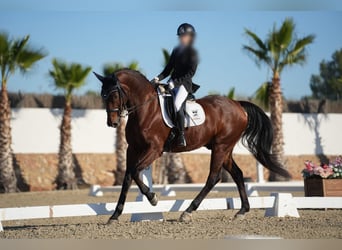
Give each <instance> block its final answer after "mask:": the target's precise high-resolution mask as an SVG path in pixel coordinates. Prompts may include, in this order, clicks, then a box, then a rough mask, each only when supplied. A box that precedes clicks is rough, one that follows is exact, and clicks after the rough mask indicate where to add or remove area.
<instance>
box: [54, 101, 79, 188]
mask: <svg viewBox="0 0 342 250" xmlns="http://www.w3.org/2000/svg"><path fill="white" fill-rule="evenodd" d="M60 136H61V137H60V144H59V158H58V176H57V179H56V183H57V189H76V188H77V180H76V176H75V170H74V162H73V157H72V148H71V102H70V101H66V102H65V107H64V113H63V119H62V124H61V127H60Z"/></svg>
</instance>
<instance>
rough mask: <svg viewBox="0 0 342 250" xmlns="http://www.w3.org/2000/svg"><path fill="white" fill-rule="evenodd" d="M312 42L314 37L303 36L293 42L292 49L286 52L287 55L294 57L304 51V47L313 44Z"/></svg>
mask: <svg viewBox="0 0 342 250" xmlns="http://www.w3.org/2000/svg"><path fill="white" fill-rule="evenodd" d="M314 40H315V35H308V36H305V37H303V38H301V39H298V40H297V41H296V42H295V45H294V47H293V49H292V50H291V51H290V52H288V54H289V55H291V56H296V55H297V54H299V53H300V52H301V51H303V50H305V47H306V46H307V45H309V44H312V43H313V42H314Z"/></svg>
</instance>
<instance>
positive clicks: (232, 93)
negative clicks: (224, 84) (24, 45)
mask: <svg viewBox="0 0 342 250" xmlns="http://www.w3.org/2000/svg"><path fill="white" fill-rule="evenodd" d="M227 98H229V99H234V98H235V88H234V87H232V88H230V90H229V91H228V94H227Z"/></svg>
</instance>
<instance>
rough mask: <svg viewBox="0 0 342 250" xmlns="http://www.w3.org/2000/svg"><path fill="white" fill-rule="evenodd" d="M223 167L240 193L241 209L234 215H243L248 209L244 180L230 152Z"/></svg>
mask: <svg viewBox="0 0 342 250" xmlns="http://www.w3.org/2000/svg"><path fill="white" fill-rule="evenodd" d="M223 168H224V169H226V170H227V171H228V172H229V173H230V175H231V176H232V177H233V180H234V181H235V183H236V185H237V187H238V190H239V194H240V199H241V209H240V210H239V212H237V214H236V215H235V217H240V216H244V214H245V213H246V212H248V211H249V202H248V196H247V193H246V188H245V182H244V180H243V173H242V171H241V169H240V168H239V166H238V165H237V164H236V162H235V161H234V160H233V158H232V156H231V154H230V157H229V159H228V160H227V161H226V162H225V163H224V164H223Z"/></svg>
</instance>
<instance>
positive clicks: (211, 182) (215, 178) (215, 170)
mask: <svg viewBox="0 0 342 250" xmlns="http://www.w3.org/2000/svg"><path fill="white" fill-rule="evenodd" d="M225 149H226V145H222V146H218V145H215V148H214V149H213V151H212V154H211V160H210V173H209V176H208V179H207V181H206V183H205V186H204V187H203V189H202V190H201V192H200V193H199V194H198V195H197V196H196V198H195V199H194V200H193V201H192V202H191V204H190V206H189V207H188V208H187V209H186V210H185V211H184V212H183V213H182V215H181V217H180V221H183V222H187V221H190V220H191V213H192V212H193V211H195V210H196V209H197V208H198V207H199V205H200V204H201V202H202V201H203V199H204V198H205V197H206V196H207V195H208V193H209V192H210V190H211V189H212V188H213V187H214V186H215V185H216V183H217V182H219V180H220V173H221V168H222V164H223V161H224V158H225V155H226V153H227V150H225Z"/></svg>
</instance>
